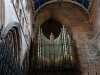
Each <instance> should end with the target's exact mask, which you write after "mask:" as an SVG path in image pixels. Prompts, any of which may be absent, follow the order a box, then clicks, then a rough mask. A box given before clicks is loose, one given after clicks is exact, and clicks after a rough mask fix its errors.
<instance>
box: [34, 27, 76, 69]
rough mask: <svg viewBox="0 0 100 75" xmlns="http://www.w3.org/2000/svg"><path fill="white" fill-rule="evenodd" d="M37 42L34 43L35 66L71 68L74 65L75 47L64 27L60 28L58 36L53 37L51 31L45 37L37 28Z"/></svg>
mask: <svg viewBox="0 0 100 75" xmlns="http://www.w3.org/2000/svg"><path fill="white" fill-rule="evenodd" d="M37 38H38V39H37V43H35V46H37V47H35V49H34V51H35V55H36V56H35V57H36V60H35V61H36V63H35V67H36V68H52V67H53V68H58V67H59V68H63V67H65V68H71V67H73V66H74V65H75V49H74V45H73V42H72V39H71V36H70V35H69V34H68V32H67V30H66V28H64V26H63V28H61V32H60V34H59V36H58V37H57V38H56V39H54V35H53V34H52V33H51V35H50V39H47V38H46V36H45V35H44V34H43V32H42V29H41V28H39V32H38V36H37Z"/></svg>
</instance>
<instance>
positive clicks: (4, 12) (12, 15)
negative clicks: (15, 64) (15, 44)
mask: <svg viewBox="0 0 100 75" xmlns="http://www.w3.org/2000/svg"><path fill="white" fill-rule="evenodd" d="M32 14H33V13H32V5H31V0H0V16H1V17H0V28H1V25H3V30H2V36H3V35H5V34H4V32H5V29H6V28H9V26H10V25H11V23H18V24H19V27H20V32H19V34H20V38H19V39H20V42H19V43H20V44H21V45H20V46H21V47H20V48H21V49H20V50H21V64H22V63H23V60H24V57H25V55H26V52H27V51H29V48H30V41H31V35H32Z"/></svg>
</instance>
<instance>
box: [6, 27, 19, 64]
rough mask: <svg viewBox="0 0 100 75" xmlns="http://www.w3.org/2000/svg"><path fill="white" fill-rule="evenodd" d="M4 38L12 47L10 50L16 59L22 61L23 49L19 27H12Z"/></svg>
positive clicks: (8, 45)
mask: <svg viewBox="0 0 100 75" xmlns="http://www.w3.org/2000/svg"><path fill="white" fill-rule="evenodd" d="M4 40H5V44H6V46H7V47H9V48H11V51H9V52H10V53H11V54H12V56H13V58H14V59H15V61H16V62H18V63H20V57H21V51H20V39H19V32H18V28H15V27H13V28H11V29H10V30H9V31H8V33H7V34H6V36H5V37H4Z"/></svg>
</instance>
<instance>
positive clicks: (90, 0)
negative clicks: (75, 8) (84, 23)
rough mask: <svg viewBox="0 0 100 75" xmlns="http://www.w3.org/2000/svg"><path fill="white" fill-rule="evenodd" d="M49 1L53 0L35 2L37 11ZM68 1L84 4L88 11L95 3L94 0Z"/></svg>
mask: <svg viewBox="0 0 100 75" xmlns="http://www.w3.org/2000/svg"><path fill="white" fill-rule="evenodd" d="M48 1H51V0H34V3H35V10H36V9H38V8H39V6H41V5H43V4H44V3H46V2H48ZM52 1H53V0H52ZM58 1H62V0H58ZM66 1H67V0H66ZM68 1H76V2H78V3H79V4H82V5H83V6H84V7H85V8H86V9H88V8H90V7H91V4H92V2H93V0H68ZM89 2H90V3H89Z"/></svg>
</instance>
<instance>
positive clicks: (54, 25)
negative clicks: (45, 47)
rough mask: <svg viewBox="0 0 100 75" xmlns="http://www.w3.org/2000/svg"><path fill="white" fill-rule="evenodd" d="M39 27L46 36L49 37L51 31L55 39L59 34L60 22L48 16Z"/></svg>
mask: <svg viewBox="0 0 100 75" xmlns="http://www.w3.org/2000/svg"><path fill="white" fill-rule="evenodd" d="M40 28H41V29H42V32H43V34H44V35H45V36H46V38H48V39H50V35H51V33H52V34H53V35H54V39H56V38H57V37H58V36H59V35H60V32H61V28H62V24H61V23H60V22H59V21H57V20H55V19H52V18H50V19H48V20H47V21H45V22H44V23H43V24H42V25H41V27H40Z"/></svg>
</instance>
